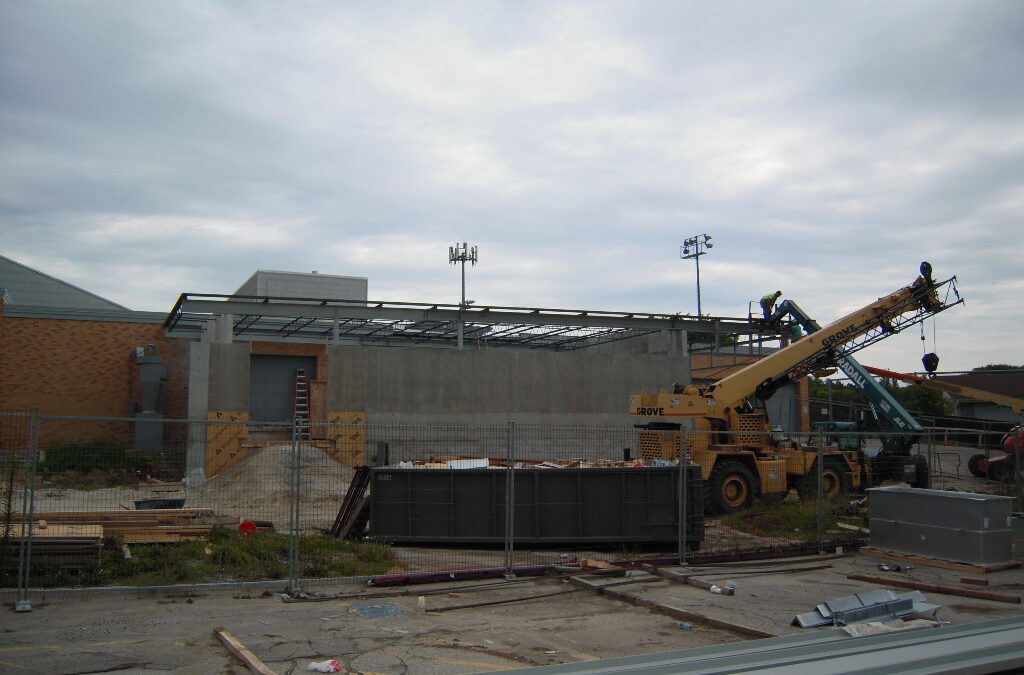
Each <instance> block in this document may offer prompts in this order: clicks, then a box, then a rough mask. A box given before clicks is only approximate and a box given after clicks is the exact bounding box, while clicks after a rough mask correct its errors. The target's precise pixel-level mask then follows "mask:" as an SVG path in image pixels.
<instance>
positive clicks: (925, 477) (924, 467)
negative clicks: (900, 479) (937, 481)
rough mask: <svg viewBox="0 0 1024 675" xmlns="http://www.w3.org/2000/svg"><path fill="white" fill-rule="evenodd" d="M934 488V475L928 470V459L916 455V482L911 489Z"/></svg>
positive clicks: (911, 485)
mask: <svg viewBox="0 0 1024 675" xmlns="http://www.w3.org/2000/svg"><path fill="white" fill-rule="evenodd" d="M931 486H932V474H931V471H929V470H928V458H927V457H925V456H924V455H914V481H913V482H912V483H911V484H910V487H915V488H930V487H931Z"/></svg>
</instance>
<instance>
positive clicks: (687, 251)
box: [679, 234, 715, 316]
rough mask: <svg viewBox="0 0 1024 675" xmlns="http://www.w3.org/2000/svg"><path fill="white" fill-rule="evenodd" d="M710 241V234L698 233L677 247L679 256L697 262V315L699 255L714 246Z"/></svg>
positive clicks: (699, 313) (699, 310) (699, 309)
mask: <svg viewBox="0 0 1024 675" xmlns="http://www.w3.org/2000/svg"><path fill="white" fill-rule="evenodd" d="M714 247H715V245H714V244H712V243H711V235H710V234H698V235H696V236H693V237H689V238H687V239H684V240H683V245H682V246H680V247H679V257H680V258H682V259H683V260H691V259H692V260H693V261H694V262H696V263H697V316H700V315H701V306H700V257H701V256H702V255H706V254H707V252H708V249H711V248H714Z"/></svg>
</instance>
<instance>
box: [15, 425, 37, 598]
mask: <svg viewBox="0 0 1024 675" xmlns="http://www.w3.org/2000/svg"><path fill="white" fill-rule="evenodd" d="M27 424H28V438H27V439H26V441H27V442H26V444H25V452H24V458H25V460H24V465H25V469H24V472H25V473H24V476H23V479H24V481H25V484H24V487H23V489H22V495H21V546H20V551H19V557H18V599H17V601H15V603H14V609H15V611H17V612H31V611H32V601H31V600H29V599H28V585H29V577H30V576H31V572H32V515H33V513H34V512H35V507H36V464H37V462H38V458H39V408H30V409H29V411H28V421H27Z"/></svg>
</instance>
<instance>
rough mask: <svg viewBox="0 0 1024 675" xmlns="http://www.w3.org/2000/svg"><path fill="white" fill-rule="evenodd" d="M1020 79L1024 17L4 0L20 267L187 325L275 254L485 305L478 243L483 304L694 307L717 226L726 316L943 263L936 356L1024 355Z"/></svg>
mask: <svg viewBox="0 0 1024 675" xmlns="http://www.w3.org/2000/svg"><path fill="white" fill-rule="evenodd" d="M1022 83H1024V3H1021V2H1018V1H1016V0H1006V1H978V0H971V1H969V2H955V1H949V0H943V1H941V2H930V1H907V2H897V3H894V2H891V1H889V0H885V1H879V2H872V1H867V2H827V3H823V2H819V1H816V0H807V1H805V2H753V1H751V2H728V1H723V2H684V1H678V2H664V1H660V0H659V1H656V2H643V1H631V2H625V1H620V2H599V1H593V0H587V1H581V2H547V1H545V2H531V1H522V0H518V1H509V2H487V1H479V2H435V3H423V2H419V1H410V2H398V1H394V2H375V3H365V2H285V1H283V0H280V1H278V2H138V1H135V0H123V1H120V2H114V1H109V2H78V1H61V2H48V1H40V0H36V1H33V2H19V1H15V0H4V1H3V2H2V4H0V253H2V254H3V255H5V256H7V257H9V258H13V259H14V260H17V261H19V262H22V263H24V264H27V265H29V266H32V267H34V268H36V269H39V270H41V271H44V272H47V273H49V274H51V275H54V276H57V277H59V278H62V279H64V280H67V281H69V282H71V283H74V284H76V285H79V286H81V287H83V288H86V289H88V290H90V291H92V292H95V293H97V294H99V295H102V296H104V297H107V298H109V299H111V300H114V301H116V302H119V303H121V304H124V305H127V306H128V307H131V308H132V309H140V310H154V311H166V310H169V309H170V308H171V307H172V305H173V304H174V301H175V299H176V298H177V296H178V294H179V293H181V292H183V291H187V292H198V293H230V292H232V291H234V290H235V289H236V288H237V287H238V286H239V285H240V284H241V283H242V282H243V281H244V280H245V279H246V278H247V277H248V276H249V275H250V274H251V273H252V272H253V271H254V270H256V269H276V270H291V271H311V270H318V271H320V272H321V273H328V274H343V275H357V276H366V277H369V280H370V281H369V288H370V297H371V299H380V300H399V301H401V300H404V301H430V302H453V301H455V302H457V300H458V296H459V273H458V270H457V269H456V268H453V267H451V266H449V265H448V262H447V254H448V246H449V245H450V244H451V243H453V242H455V241H468V242H469V243H470V244H475V245H477V246H478V247H479V252H480V263H479V265H478V266H477V267H475V268H471V269H469V270H468V273H467V274H468V287H469V290H468V295H469V297H471V298H474V299H475V300H476V301H477V302H478V303H479V304H495V305H516V306H539V307H569V308H585V309H605V310H616V311H619V310H629V311H638V312H640V311H648V312H682V313H696V291H695V269H694V264H693V261H691V260H681V259H680V258H679V245H680V244H681V243H682V241H683V240H684V239H685V238H686V237H688V236H692V235H696V234H701V233H708V234H711V235H712V236H713V238H714V239H713V243H714V244H715V247H714V248H713V249H712V250H711V251H710V252H709V254H708V255H706V256H705V257H704V258H703V259H702V261H701V288H702V307H703V310H704V312H705V313H710V314H713V315H718V316H746V314H747V308H748V303H749V302H750V301H751V300H753V299H755V298H759V297H760V296H761V295H763V294H764V293H765V292H767V291H770V290H773V289H776V288H777V289H781V290H783V291H784V293H785V294H786V297H791V298H793V299H795V300H797V301H798V302H799V303H800V304H801V305H802V306H803V307H804V308H805V309H806V310H808V312H809V313H811V314H812V315H813V316H815V317H816V318H817V319H818V320H819V321H820V322H821V323H826V322H827V321H831V320H833V319H835V318H837V317H839V316H841V315H842V314H844V313H846V312H847V311H850V310H852V309H854V308H856V307H859V306H862V305H864V304H866V303H867V302H869V301H871V300H873V299H875V298H876V297H879V296H881V295H885V294H887V293H888V292H890V291H892V290H895V289H896V288H899V287H901V286H904V285H906V284H907V283H909V282H910V281H912V280H913V278H914V277H915V275H916V273H917V268H918V264H919V263H920V262H921V261H922V260H929V261H930V262H931V263H932V265H933V266H934V268H935V272H936V276H937V277H940V278H946V277H948V276H951V275H957V276H958V278H959V280H960V290H961V293H962V295H963V296H964V297H965V298H966V299H967V303H966V305H964V306H960V307H957V308H954V309H952V310H950V311H948V312H946V313H944V314H942V315H941V316H939V317H937V318H936V319H935V320H934V322H933V321H929V322H928V323H927V324H926V329H925V335H926V337H927V341H926V345H927V347H928V349H929V350H933V349H934V350H936V351H937V352H938V353H939V355H940V356H941V357H942V359H943V361H942V365H941V369H942V370H956V369H966V368H971V367H974V366H977V365H983V364H986V363H992V362H1011V363H1015V364H1017V365H1020V364H1021V363H1024V337H1022V336H1024V313H1022V311H1021V305H1022V302H1021V299H1022V297H1024V274H1022V272H1021V270H1022V266H1021V253H1022V248H1024V247H1022V245H1024V218H1022V215H1024V84H1022ZM933 324H934V325H933ZM920 337H921V332H920V330H919V329H917V328H913V329H910V330H908V331H907V332H906V333H904V334H901V335H898V336H896V337H893V338H890V339H889V340H886V341H883V342H882V343H880V344H879V345H877V346H874V347H871V348H869V349H868V350H866V351H865V352H863V354H862V355H861V357H860V358H861V361H863V362H864V363H868V364H872V365H877V366H882V367H888V368H892V369H896V370H907V371H910V370H919V369H920V360H919V359H920V356H921V353H922V345H921V339H920ZM933 338H934V339H933Z"/></svg>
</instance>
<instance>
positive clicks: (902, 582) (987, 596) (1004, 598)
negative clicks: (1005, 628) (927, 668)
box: [846, 574, 1021, 605]
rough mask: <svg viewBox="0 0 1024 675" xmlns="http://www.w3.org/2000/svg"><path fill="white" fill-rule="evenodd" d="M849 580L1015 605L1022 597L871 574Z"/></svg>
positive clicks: (853, 575) (858, 575)
mask: <svg viewBox="0 0 1024 675" xmlns="http://www.w3.org/2000/svg"><path fill="white" fill-rule="evenodd" d="M846 578H847V579H853V580H854V581H867V582H869V583H872V584H884V585H886V586H896V587H898V588H913V589H916V590H919V591H929V592H931V593H942V594H944V595H959V596H961V597H964V598H979V599H981V600H994V601H996V602H1009V603H1011V604H1014V605H1019V604H1020V603H1021V596H1019V595H1009V594H1004V593H990V592H988V591H975V590H972V589H970V588H954V587H952V586H940V585H938V584H926V583H923V582H921V581H911V580H910V579H892V578H890V577H878V576H874V575H870V574H848V575H846Z"/></svg>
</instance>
